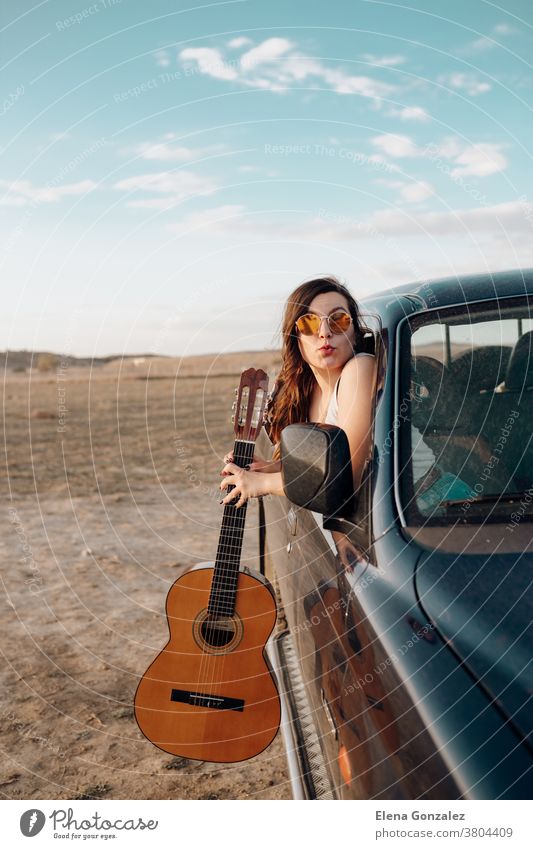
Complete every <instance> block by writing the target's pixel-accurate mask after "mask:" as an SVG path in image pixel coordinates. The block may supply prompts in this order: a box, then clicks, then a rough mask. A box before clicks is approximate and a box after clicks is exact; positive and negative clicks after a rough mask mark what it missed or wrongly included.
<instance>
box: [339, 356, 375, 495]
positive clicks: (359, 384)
mask: <svg viewBox="0 0 533 849" xmlns="http://www.w3.org/2000/svg"><path fill="white" fill-rule="evenodd" d="M375 379H376V358H375V357H353V358H352V359H351V360H348V362H347V363H346V365H345V366H344V368H343V370H342V375H341V379H340V381H339V390H338V409H339V412H338V417H337V424H338V426H339V427H340V428H342V429H343V431H344V432H345V434H346V436H347V437H348V444H349V446H350V454H351V457H352V472H353V480H354V489H355V490H357V489H358V487H359V485H360V483H361V475H362V473H363V468H364V465H365V462H366V460H367V459H368V457H369V456H370V448H371V435H372V410H373V406H374V385H375Z"/></svg>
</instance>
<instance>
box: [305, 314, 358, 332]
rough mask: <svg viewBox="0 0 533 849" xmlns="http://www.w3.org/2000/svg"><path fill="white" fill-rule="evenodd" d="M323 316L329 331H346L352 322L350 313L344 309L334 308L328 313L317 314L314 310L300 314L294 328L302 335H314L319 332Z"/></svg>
mask: <svg viewBox="0 0 533 849" xmlns="http://www.w3.org/2000/svg"><path fill="white" fill-rule="evenodd" d="M323 318H325V319H326V321H327V323H328V327H329V329H330V332H331V333H346V331H347V330H348V328H349V326H350V324H351V323H352V317H351V315H350V313H349V312H345V310H335V312H332V313H330V314H329V315H317V314H316V313H314V312H308V313H306V314H305V315H301V316H300V318H299V319H298V320H297V321H296V322H295V327H296V330H298V331H299V332H300V333H301V334H302V335H303V336H314V334H315V333H318V332H319V330H320V324H321V322H322V319H323Z"/></svg>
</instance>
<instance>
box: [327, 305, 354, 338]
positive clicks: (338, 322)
mask: <svg viewBox="0 0 533 849" xmlns="http://www.w3.org/2000/svg"><path fill="white" fill-rule="evenodd" d="M351 322H352V318H351V316H350V314H349V313H347V312H342V311H341V310H339V312H334V313H332V314H331V315H330V317H329V326H330V328H331V332H332V333H346V331H347V330H348V328H349V326H350V324H351Z"/></svg>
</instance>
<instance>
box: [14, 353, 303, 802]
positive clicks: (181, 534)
mask: <svg viewBox="0 0 533 849" xmlns="http://www.w3.org/2000/svg"><path fill="white" fill-rule="evenodd" d="M250 365H253V366H255V367H264V368H266V370H267V371H269V373H270V374H271V375H273V374H274V373H275V367H276V355H275V354H261V355H257V354H256V355H228V356H227V357H225V358H224V359H222V358H219V359H216V360H213V358H212V357H207V358H194V359H192V358H191V359H190V360H185V361H181V362H178V361H177V360H176V361H174V360H163V359H158V360H149V359H146V360H144V361H140V362H138V363H137V364H134V363H133V362H131V361H130V362H127V363H126V362H122V361H116V362H112V363H108V364H107V365H105V366H100V367H98V369H93V370H91V369H89V368H82V367H77V366H69V367H68V368H67V369H66V370H64V369H63V370H61V369H59V370H58V371H57V372H56V371H52V372H45V373H37V372H36V371H35V370H34V371H32V372H31V375H30V373H28V372H26V373H20V374H18V373H7V374H6V377H5V380H4V385H3V417H4V452H3V459H2V464H3V468H2V479H3V485H4V494H3V514H4V515H3V533H2V535H1V540H0V545H1V560H2V581H3V588H2V589H3V592H2V595H1V602H0V603H1V605H2V611H1V617H2V619H1V621H2V658H3V660H2V679H3V680H2V685H3V686H2V697H1V701H0V735H1V737H0V739H1V741H2V752H3V758H2V766H1V770H0V793H1V794H2V796H3V798H9V799H45V798H51V799H82V798H83V799H85V798H96V799H98V798H106V799H172V798H174V799H180V798H181V799H235V798H239V799H245V798H260V799H272V798H275V799H280V798H290V787H289V784H288V776H287V772H286V767H285V758H284V754H283V748H282V744H281V738H280V735H279V734H278V737H277V738H276V740H275V741H274V743H273V744H272V746H270V748H269V749H267V750H266V751H265V752H263V754H262V755H260V756H259V757H257V758H254V759H253V760H250V761H247V762H246V763H244V764H240V765H234V766H232V765H229V766H221V765H217V764H208V763H196V762H192V761H187V760H184V759H179V758H174V757H172V756H171V755H167V754H165V753H163V752H161V751H159V750H158V749H156V748H155V747H154V746H152V745H151V744H150V743H149V742H148V741H147V740H146V739H145V738H144V737H143V736H142V734H141V732H140V731H139V729H138V727H137V724H136V722H135V719H134V716H133V710H132V700H133V695H134V692H135V689H136V686H137V683H138V680H139V677H140V676H141V675H142V674H143V672H144V671H145V669H146V668H147V666H148V665H149V663H150V662H151V661H152V660H153V658H154V657H155V654H156V653H157V651H158V650H159V649H160V648H161V647H162V646H163V645H164V643H165V642H166V639H167V624H166V618H165V615H164V602H165V597H166V593H167V591H168V588H169V586H170V584H171V583H172V582H173V581H174V580H175V579H176V578H177V577H178V576H179V575H180V574H181V572H182V571H183V570H184V569H186V568H187V567H189V566H191V565H192V564H194V563H198V562H202V561H205V560H212V559H213V558H214V555H215V552H216V543H217V540H218V533H219V529H220V519H221V511H222V508H221V506H220V504H219V500H220V496H219V493H218V484H219V481H220V478H219V475H218V473H219V470H220V468H221V466H222V461H221V458H222V456H223V454H224V453H225V452H226V451H227V450H228V449H229V448H231V446H232V444H233V434H232V427H231V424H230V421H229V417H230V414H231V409H230V408H231V403H232V400H233V389H234V387H235V386H236V385H237V383H238V375H239V372H240V369H241V368H242V367H245V366H250ZM206 375H208V376H207V377H206ZM65 408H66V409H65ZM256 524H257V508H256V505H255V503H253V502H252V503H251V505H250V507H249V510H248V519H247V529H246V534H245V544H244V552H243V558H242V559H243V562H244V563H246V564H247V565H250V566H251V567H252V568H257V566H258V564H257V527H256Z"/></svg>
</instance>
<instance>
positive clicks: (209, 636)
mask: <svg viewBox="0 0 533 849" xmlns="http://www.w3.org/2000/svg"><path fill="white" fill-rule="evenodd" d="M193 634H194V639H195V640H196V642H197V644H198V645H199V646H200V648H201V649H202V650H203V651H208V652H209V653H210V654H225V653H226V652H228V651H233V649H234V648H235V647H236V646H238V644H239V643H240V641H241V639H242V636H243V634H244V626H243V624H242V619H241V618H240V616H239V615H238V614H237V613H234V614H233V616H216V617H215V616H210V615H209V613H208V612H207V608H206V609H205V610H202V611H201V612H200V613H199V615H198V616H197V617H196V620H195V622H194V626H193Z"/></svg>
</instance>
